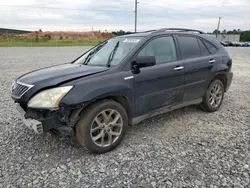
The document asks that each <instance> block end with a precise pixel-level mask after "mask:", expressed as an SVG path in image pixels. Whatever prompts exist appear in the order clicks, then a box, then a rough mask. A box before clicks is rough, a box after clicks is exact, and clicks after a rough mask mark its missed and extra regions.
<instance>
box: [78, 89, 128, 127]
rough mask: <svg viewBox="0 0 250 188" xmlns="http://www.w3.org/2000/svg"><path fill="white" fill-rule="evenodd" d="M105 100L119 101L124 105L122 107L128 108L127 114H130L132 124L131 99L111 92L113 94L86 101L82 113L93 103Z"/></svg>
mask: <svg viewBox="0 0 250 188" xmlns="http://www.w3.org/2000/svg"><path fill="white" fill-rule="evenodd" d="M104 100H113V101H116V102H118V103H119V104H120V105H122V107H123V108H124V109H125V110H126V112H127V115H128V121H129V125H132V106H131V102H130V101H129V99H128V98H127V97H125V96H123V95H115V94H113V95H112V94H111V95H105V96H101V97H98V98H96V99H93V100H91V101H89V102H88V103H86V105H84V108H83V109H82V111H81V113H82V112H84V111H85V110H86V109H87V108H88V107H90V106H91V105H93V104H95V103H97V102H100V101H104Z"/></svg>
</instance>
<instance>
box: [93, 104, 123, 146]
mask: <svg viewBox="0 0 250 188" xmlns="http://www.w3.org/2000/svg"><path fill="white" fill-rule="evenodd" d="M122 129H123V120H122V116H121V114H120V113H119V112H117V111H116V110H113V109H106V110H103V111H102V112H100V113H99V114H98V115H97V116H96V117H95V118H94V120H93V122H92V125H91V129H90V135H91V139H92V141H93V142H94V143H95V144H96V145H98V146H100V147H108V146H111V145H112V144H113V143H114V142H115V141H116V140H117V139H118V138H119V136H120V135H121V132H122Z"/></svg>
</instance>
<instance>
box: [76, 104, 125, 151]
mask: <svg viewBox="0 0 250 188" xmlns="http://www.w3.org/2000/svg"><path fill="white" fill-rule="evenodd" d="M127 127H128V116H127V113H126V110H125V109H124V108H123V106H122V105H121V104H119V103H118V102H116V101H113V100H103V101H100V102H97V103H95V104H93V105H91V106H90V107H88V108H87V109H86V110H84V111H83V112H82V113H81V115H80V119H79V120H78V122H77V123H76V126H75V131H76V137H77V140H78V142H79V143H80V145H81V146H83V147H84V146H85V147H86V148H87V149H89V150H90V151H91V152H94V153H105V152H108V151H111V150H113V149H114V148H116V147H117V146H118V145H119V144H120V143H121V141H122V140H123V138H124V136H125V133H126V130H127Z"/></svg>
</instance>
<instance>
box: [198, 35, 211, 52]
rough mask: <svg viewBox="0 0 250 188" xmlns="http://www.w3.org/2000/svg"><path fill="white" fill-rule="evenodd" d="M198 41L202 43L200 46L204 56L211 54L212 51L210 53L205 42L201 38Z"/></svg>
mask: <svg viewBox="0 0 250 188" xmlns="http://www.w3.org/2000/svg"><path fill="white" fill-rule="evenodd" d="M198 42H199V45H200V48H201V53H202V55H203V56H207V55H210V53H209V51H208V49H207V47H206V46H205V44H204V43H203V42H202V41H201V40H199V39H198Z"/></svg>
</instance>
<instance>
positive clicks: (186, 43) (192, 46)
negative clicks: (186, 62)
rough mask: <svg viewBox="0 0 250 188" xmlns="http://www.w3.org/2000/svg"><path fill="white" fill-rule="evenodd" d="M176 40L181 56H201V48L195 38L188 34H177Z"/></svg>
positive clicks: (188, 57)
mask: <svg viewBox="0 0 250 188" xmlns="http://www.w3.org/2000/svg"><path fill="white" fill-rule="evenodd" d="M178 40H179V44H180V47H181V53H182V56H183V57H184V58H185V59H190V58H196V57H200V56H201V50H200V46H199V44H198V40H197V38H195V37H189V36H179V37H178Z"/></svg>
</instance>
